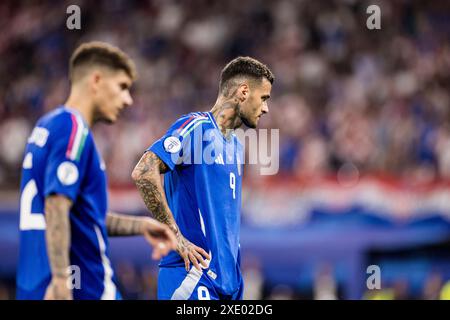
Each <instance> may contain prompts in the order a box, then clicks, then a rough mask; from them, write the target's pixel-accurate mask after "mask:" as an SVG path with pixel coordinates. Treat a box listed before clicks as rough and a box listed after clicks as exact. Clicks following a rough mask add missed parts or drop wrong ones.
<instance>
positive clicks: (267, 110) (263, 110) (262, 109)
mask: <svg viewBox="0 0 450 320" xmlns="http://www.w3.org/2000/svg"><path fill="white" fill-rule="evenodd" d="M261 111H262V113H268V112H269V106H268V105H267V102H264V103H263V105H262V108H261Z"/></svg>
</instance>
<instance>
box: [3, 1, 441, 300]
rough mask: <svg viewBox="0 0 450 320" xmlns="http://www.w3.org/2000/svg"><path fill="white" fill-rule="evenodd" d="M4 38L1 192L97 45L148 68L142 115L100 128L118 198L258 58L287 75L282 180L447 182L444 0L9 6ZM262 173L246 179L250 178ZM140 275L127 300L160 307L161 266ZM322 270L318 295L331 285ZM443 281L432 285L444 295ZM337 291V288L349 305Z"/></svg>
mask: <svg viewBox="0 0 450 320" xmlns="http://www.w3.org/2000/svg"><path fill="white" fill-rule="evenodd" d="M71 4H77V5H78V6H79V7H80V9H81V30H68V29H67V27H66V19H67V18H68V16H69V15H68V14H66V8H67V7H68V6H69V5H71ZM371 4H377V5H378V6H379V7H380V9H381V29H380V30H369V29H368V28H367V27H366V20H367V18H368V17H369V14H367V13H366V8H367V7H368V6H369V5H371ZM0 29H1V30H2V32H1V33H0V189H1V190H3V191H4V192H8V191H10V193H8V194H11V191H12V192H16V191H17V189H18V185H19V179H20V168H21V162H22V157H23V149H24V146H25V144H26V139H27V137H28V135H29V133H30V132H31V130H32V127H33V126H34V123H35V121H36V120H37V119H38V118H39V117H40V116H41V115H42V114H43V113H44V112H46V111H48V110H51V109H53V108H55V107H56V106H58V105H60V104H62V103H63V102H64V101H65V99H66V97H67V96H68V90H69V82H68V80H67V72H68V60H69V57H70V55H71V53H72V51H73V50H74V48H75V47H76V46H77V45H78V44H80V43H81V42H84V41H89V40H102V41H107V42H109V43H111V44H114V45H117V46H119V47H120V48H122V49H123V50H124V51H126V52H127V53H128V54H129V55H130V56H131V57H132V58H133V59H134V60H135V62H136V64H137V66H138V72H139V79H138V81H137V83H136V84H135V85H134V87H133V98H134V104H133V106H132V107H131V108H129V109H128V110H127V111H126V112H125V113H124V114H123V118H122V119H121V120H120V121H118V123H117V124H116V125H114V126H106V125H100V126H98V127H96V128H95V130H94V135H95V138H96V142H97V145H98V146H99V148H100V149H101V152H102V156H103V157H104V159H105V162H106V164H107V169H108V174H109V181H110V185H111V188H113V189H126V188H130V187H131V179H130V173H131V170H132V168H133V167H134V165H135V163H136V162H137V160H138V159H139V157H140V155H141V154H142V151H143V150H145V149H146V148H147V147H148V146H149V145H150V144H151V143H152V142H153V141H154V140H155V139H157V138H158V137H159V136H161V135H162V134H163V133H164V131H165V130H166V129H167V128H168V127H169V125H170V124H171V123H172V122H173V121H175V120H176V119H177V118H178V117H179V116H180V115H181V114H184V113H188V112H191V111H200V110H202V111H203V110H209V109H210V108H211V107H212V105H213V104H214V102H215V98H216V95H217V89H218V80H219V74H220V71H221V69H222V67H223V66H224V65H225V63H227V62H228V61H229V60H231V59H232V58H234V57H236V56H238V55H250V56H253V57H255V58H258V59H260V60H261V61H263V62H264V63H266V64H267V65H268V66H269V67H270V68H271V69H272V71H273V72H274V74H275V76H276V80H275V84H274V87H273V91H272V98H271V99H270V102H269V108H270V112H269V114H268V115H266V116H265V117H263V118H262V120H261V125H262V127H263V128H275V129H279V130H280V174H279V175H280V176H284V177H289V179H292V177H294V179H296V178H299V179H303V178H305V177H306V178H307V179H312V178H317V177H325V176H333V175H335V174H336V173H338V172H339V170H340V169H342V168H343V167H344V168H345V166H346V165H348V164H350V165H351V166H352V168H356V170H357V172H358V175H360V176H365V175H376V176H383V177H386V176H389V177H393V179H397V180H401V181H403V182H404V183H405V184H407V185H410V184H411V185H414V184H417V183H420V184H423V183H425V184H436V183H442V182H443V181H444V182H445V181H449V180H448V179H449V178H450V41H449V40H450V3H447V2H445V1H419V0H395V1H387V0H386V1H378V0H377V1H357V0H330V1H324V0H318V1H307V0H297V1H296V0H284V1H283V0H282V1H255V0H245V1H239V0H229V1H207V0H186V1H181V0H180V1H174V0H159V1H157V0H155V1H137V0H133V1H125V0H113V1H106V0H104V1H59V2H53V1H1V2H0ZM257 175H258V172H257V171H255V170H248V172H247V174H246V176H245V179H246V180H247V181H250V180H252V179H256V178H258V177H257ZM445 190H446V191H445V192H448V189H445ZM445 195H448V193H445ZM440 208H441V211H445V212H444V213H445V214H446V213H449V211H448V210H449V207H448V206H447V207H445V206H441V207H440ZM259 214H261V215H264V212H259ZM280 214H282V212H281V213H280ZM449 234H450V233H449ZM0 259H1V258H0ZM261 268H262V269H264V267H262V266H261ZM133 270H134V269H133V265H128V264H126V263H125V264H122V265H120V266H119V267H118V274H119V276H120V277H121V283H122V284H123V286H124V287H126V288H128V289H127V291H126V292H128V293H127V294H128V297H131V298H154V296H153V295H152V293H151V292H152V289H151V288H154V287H155V285H156V284H155V279H154V277H155V272H154V270H153V269H152V270H153V271H152V270H150V271H146V269H143V270H140V269H139V271H137V269H136V270H134V271H133ZM249 270H254V269H251V268H250V269H249ZM325 270H328V269H327V268H325ZM318 273H319V274H323V273H320V272H318ZM324 274H325V276H323V277H322V278H320V279H322V280H319V281H318V283H319V284H318V286H319V287H320V285H322V286H325V287H326V288H327V286H328V288H330V286H331V288H334V286H335V285H336V284H335V285H333V281H331V280H330V281H328V280H327V279H328V278H329V277H327V275H326V274H327V273H326V271H325V273H324ZM249 277H250V278H251V279H250V280H249V283H255V285H254V286H253V287H254V288H256V289H254V290H253V291H254V292H256V293H255V295H254V296H253V297H257V298H270V297H272V298H276V297H293V298H299V297H302V298H314V297H320V295H319V296H317V295H316V296H315V295H314V293H313V290H312V289H311V290H310V291H309V293H307V294H306V293H303V294H299V293H298V292H296V291H295V290H294V289H292V288H291V287H285V286H283V285H281V286H276V285H273V286H270V287H267V286H264V285H263V284H261V283H263V282H264V281H263V279H262V278H259V277H262V275H260V274H259V273H258V272H257V271H254V272H253V271H252V272H250V273H249ZM312 278H314V279H317V278H316V277H315V276H312ZM444 278H445V277H444ZM444 278H443V275H442V274H440V275H437V276H434V277H433V276H432V274H430V277H429V278H427V279H431V280H430V282H431V284H430V285H429V286H430V287H432V288H435V292H438V291H439V289H440V288H441V287H442V286H443V284H444V282H445V280H446V279H444ZM5 279H6V280H5V283H9V285H8V286H6V287H5V288H10V289H3V290H2V289H1V287H0V297H5V296H6V297H7V294H8V292H9V294H12V293H11V290H12V289H11V286H13V282H12V284H11V280H8V279H7V278H5ZM8 281H9V282H8ZM314 281H315V280H314ZM327 281H328V282H327ZM433 281H434V282H433ZM423 283H428V280H427V281H425V282H423ZM433 285H434V287H433ZM127 286H128V287H127ZM258 286H259V287H260V288H259V287H258ZM397 287H398V288H400V289H398V290H400V291H401V290H405V289H404V287H402V286H401V283H400V284H399V285H398V286H397ZM143 288H150V289H148V290H147V289H143ZM249 288H252V286H251V285H250V286H249ZM258 288H259V289H258ZM402 288H403V289H402ZM423 288H427V286H426V285H424V286H423ZM272 289H273V290H272ZM8 290H9V291H8ZM424 290H425V289H424ZM428 290H429V291H430V290H431V291H432V289H428ZM338 291H339V290H337V289H336V290H334V291H333V290H331V291H330V292H335V294H334V297H335V298H340V297H342V295H341V294H339V292H338ZM5 292H6V293H5ZM248 292H251V290H250V289H249V291H248ZM127 294H125V296H127ZM324 296H325V297H333V295H332V294H330V295H326V294H325V295H324ZM425 296H426V295H425V294H424V295H422V294H421V293H419V294H416V295H415V298H420V297H425ZM429 296H431V294H430V295H429ZM438 296H439V294H435V296H434V297H435V298H436V297H438ZM361 298H362V297H361Z"/></svg>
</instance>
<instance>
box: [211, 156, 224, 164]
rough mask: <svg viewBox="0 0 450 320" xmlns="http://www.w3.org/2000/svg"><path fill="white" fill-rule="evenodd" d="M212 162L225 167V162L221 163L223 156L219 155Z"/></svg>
mask: <svg viewBox="0 0 450 320" xmlns="http://www.w3.org/2000/svg"><path fill="white" fill-rule="evenodd" d="M214 162H215V163H217V164H222V165H225V162H224V161H223V156H222V154H219V155H218V156H217V157H216V159H215V160H214Z"/></svg>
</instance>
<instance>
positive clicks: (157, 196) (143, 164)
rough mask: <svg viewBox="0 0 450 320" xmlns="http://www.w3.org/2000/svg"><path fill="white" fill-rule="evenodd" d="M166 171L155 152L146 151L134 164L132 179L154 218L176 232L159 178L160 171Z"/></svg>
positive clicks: (164, 165)
mask: <svg viewBox="0 0 450 320" xmlns="http://www.w3.org/2000/svg"><path fill="white" fill-rule="evenodd" d="M167 171H168V168H167V166H166V164H165V163H164V162H162V161H161V159H159V158H158V156H157V155H156V154H154V153H153V152H151V151H148V152H146V153H145V154H144V155H143V156H142V158H141V160H140V161H139V163H138V164H137V165H136V168H135V169H134V171H133V179H134V181H135V183H136V186H137V188H138V190H139V192H140V194H141V196H142V199H143V200H144V203H145V205H146V206H147V208H148V210H150V212H151V213H152V214H153V216H154V217H155V219H156V220H158V221H159V222H162V223H164V224H166V225H168V226H169V227H170V228H171V229H172V231H174V232H175V234H177V233H178V228H177V227H176V224H175V223H174V219H173V216H172V213H171V212H170V209H169V206H168V204H167V201H166V198H165V194H164V190H163V187H162V184H161V178H160V173H165V172H167Z"/></svg>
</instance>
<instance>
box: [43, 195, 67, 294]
mask: <svg viewBox="0 0 450 320" xmlns="http://www.w3.org/2000/svg"><path fill="white" fill-rule="evenodd" d="M71 206H72V201H71V200H70V199H68V198H66V197H65V196H62V195H51V196H48V197H47V198H46V199H45V220H46V224H47V228H46V232H45V236H46V242H47V255H48V259H49V263H50V268H51V272H52V280H51V283H50V285H49V287H48V288H47V291H46V293H45V299H49V300H71V299H72V291H71V290H70V288H69V287H68V282H67V280H68V278H69V265H70V259H69V251H70V220H69V211H70V208H71Z"/></svg>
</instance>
